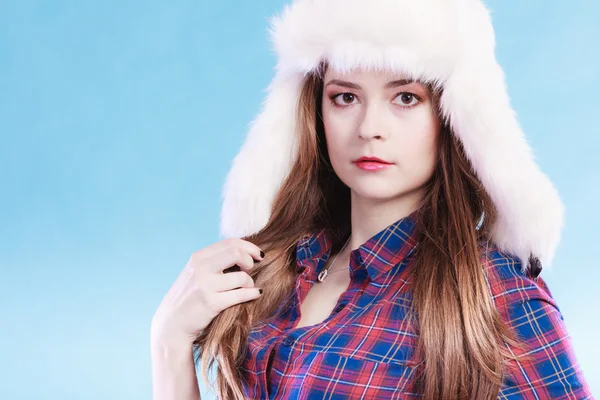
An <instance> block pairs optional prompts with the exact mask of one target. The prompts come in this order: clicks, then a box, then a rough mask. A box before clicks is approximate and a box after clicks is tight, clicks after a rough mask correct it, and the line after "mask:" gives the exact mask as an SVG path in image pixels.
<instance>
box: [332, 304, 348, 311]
mask: <svg viewBox="0 0 600 400" xmlns="http://www.w3.org/2000/svg"><path fill="white" fill-rule="evenodd" d="M345 306H346V303H340V304H338V306H337V307H336V308H335V310H334V311H335V312H336V313H338V312H340V311H342V309H343V308H344V307H345Z"/></svg>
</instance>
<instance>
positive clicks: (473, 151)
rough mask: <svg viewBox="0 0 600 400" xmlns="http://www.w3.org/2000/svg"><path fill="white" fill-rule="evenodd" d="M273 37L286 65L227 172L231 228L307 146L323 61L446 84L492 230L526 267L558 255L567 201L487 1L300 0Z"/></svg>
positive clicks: (254, 227) (227, 227) (239, 231)
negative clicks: (310, 85) (305, 109)
mask: <svg viewBox="0 0 600 400" xmlns="http://www.w3.org/2000/svg"><path fill="white" fill-rule="evenodd" d="M270 34H271V38H272V41H273V44H274V47H275V50H276V52H277V56H278V62H277V72H276V74H275V77H274V79H273V81H272V82H271V84H270V85H269V87H268V90H267V97H266V99H265V102H264V103H263V108H262V111H261V112H260V114H259V115H258V116H257V118H256V119H255V120H254V121H253V122H252V124H251V126H250V130H249V133H248V135H247V138H246V141H245V143H244V145H243V146H242V148H241V150H240V152H239V153H238V154H237V156H236V157H235V158H234V160H233V163H232V168H231V170H230V172H229V174H228V175H227V178H226V181H225V185H224V188H223V200H224V202H223V208H222V211H221V235H222V236H223V237H241V236H245V235H248V234H251V233H254V232H256V231H258V230H260V229H261V228H262V227H264V225H265V224H266V222H267V221H268V219H269V216H270V208H271V204H272V202H273V199H274V196H275V194H276V193H277V191H278V190H279V187H280V185H281V183H282V181H283V180H284V178H285V177H286V176H287V174H288V173H289V170H290V167H291V163H292V162H293V161H294V158H295V155H296V151H297V147H296V146H297V145H296V143H295V142H294V131H295V112H296V109H295V106H296V101H297V99H298V96H299V91H300V83H301V81H302V78H303V77H304V75H305V74H306V73H308V72H310V71H311V70H313V69H314V68H315V67H317V66H318V64H319V63H320V61H321V60H324V59H325V60H327V61H328V63H329V65H330V68H334V69H337V70H340V71H348V70H351V69H353V68H366V69H385V70H390V71H395V72H400V73H403V74H405V75H406V76H408V77H412V78H415V79H420V80H423V81H426V82H431V83H434V84H435V85H438V86H441V87H443V88H444V92H443V96H442V99H441V106H442V110H443V117H444V119H445V121H446V122H447V123H449V124H450V125H451V126H452V128H453V130H454V132H455V134H456V135H457V136H458V138H459V139H460V141H461V142H462V143H463V145H464V148H465V151H466V153H467V156H468V158H469V160H470V161H471V163H472V165H473V167H474V169H475V171H476V172H477V174H478V176H479V178H480V179H481V181H482V183H483V184H484V186H485V187H486V189H487V190H488V192H489V193H490V195H491V197H492V199H493V200H494V203H495V205H496V207H497V208H498V211H499V220H498V222H497V224H496V226H495V227H494V230H493V238H492V239H493V240H494V242H495V243H496V244H497V245H498V247H499V248H500V249H502V250H504V251H507V252H510V253H512V254H514V255H516V256H517V257H518V258H519V259H520V260H521V261H522V266H523V267H522V268H523V271H525V269H526V267H527V265H528V259H529V257H530V256H531V255H533V256H534V257H538V258H539V260H540V261H541V263H542V265H543V266H544V267H548V266H550V265H551V264H552V260H553V257H554V253H555V251H556V247H557V246H558V244H559V241H560V235H561V231H562V227H563V219H564V206H563V204H562V201H561V199H560V197H559V194H558V192H557V191H556V189H555V187H554V185H553V184H552V182H551V181H550V180H549V178H548V177H547V176H546V175H545V174H544V173H543V172H542V171H541V170H540V169H539V167H538V165H537V163H536V162H535V159H534V155H533V153H532V150H531V148H530V146H529V144H528V142H527V140H526V138H525V136H524V134H523V132H522V130H521V128H520V126H519V123H518V121H517V118H516V115H515V112H514V110H513V108H512V106H511V103H510V99H509V96H508V93H507V89H506V84H505V77H504V72H503V70H502V69H501V67H500V65H499V64H498V62H497V60H496V57H495V37H494V30H493V26H492V22H491V18H490V13H489V10H488V9H487V8H486V7H485V5H484V4H483V3H482V2H481V1H480V0H419V1H412V0H370V1H366V0H297V1H295V2H294V3H292V4H291V5H288V6H286V7H285V8H284V10H283V12H282V13H281V14H280V15H277V16H275V17H274V18H273V19H272V20H271V27H270Z"/></svg>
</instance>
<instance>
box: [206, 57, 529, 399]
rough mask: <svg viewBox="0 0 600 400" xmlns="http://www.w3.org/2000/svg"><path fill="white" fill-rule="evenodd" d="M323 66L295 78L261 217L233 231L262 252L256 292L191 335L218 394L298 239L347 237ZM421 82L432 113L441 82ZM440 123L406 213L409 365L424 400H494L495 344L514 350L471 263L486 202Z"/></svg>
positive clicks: (488, 221) (289, 267)
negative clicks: (413, 209) (286, 153)
mask: <svg viewBox="0 0 600 400" xmlns="http://www.w3.org/2000/svg"><path fill="white" fill-rule="evenodd" d="M326 68H327V65H326V64H323V65H322V66H321V67H320V68H318V69H316V70H315V71H314V72H313V73H311V74H308V75H307V76H306V78H305V80H304V82H303V85H302V90H301V94H300V98H299V100H298V112H297V126H298V127H299V128H298V130H297V132H296V134H297V135H298V136H297V139H298V144H299V151H298V155H297V157H296V159H295V161H294V163H293V166H292V168H291V172H290V173H289V175H288V177H287V179H285V181H284V182H283V184H282V186H281V188H280V190H279V192H278V193H277V195H276V197H275V200H274V203H273V206H272V213H271V217H270V219H269V221H268V223H267V224H266V226H265V227H264V228H263V229H262V230H261V231H260V232H257V233H256V234H253V235H251V236H248V237H244V238H243V239H245V240H248V241H251V242H253V243H255V244H256V245H258V246H259V247H261V248H262V249H263V251H265V253H266V257H265V259H264V260H263V261H262V262H261V263H260V264H257V267H256V268H254V270H253V271H252V272H251V273H250V275H251V277H252V278H253V279H254V281H255V284H256V286H257V287H260V288H263V290H264V294H263V295H262V296H261V297H260V298H258V299H256V300H253V301H250V302H246V303H242V304H237V305H234V306H232V307H230V308H228V309H226V310H223V311H222V312H221V313H220V314H219V315H218V316H217V317H216V318H214V319H213V321H212V322H211V323H210V324H209V325H208V326H207V327H206V329H205V330H204V331H203V332H202V333H201V334H200V335H199V336H198V337H197V338H196V340H195V341H194V351H196V350H199V351H198V353H197V354H198V356H197V358H196V362H198V358H201V360H202V363H201V367H202V368H201V373H202V377H203V379H204V381H205V382H206V381H207V374H206V373H207V370H208V368H211V367H212V366H213V364H214V363H215V362H216V364H217V369H216V373H217V375H216V378H217V388H216V390H217V393H218V396H219V397H220V398H222V399H227V400H229V399H236V400H237V399H243V398H244V397H243V389H242V382H243V377H242V376H241V374H240V372H239V368H238V367H239V366H240V365H241V363H242V361H243V360H244V357H245V356H246V353H245V351H246V343H247V340H248V334H249V331H250V329H251V328H252V327H253V326H254V325H255V324H256V323H258V322H262V321H264V320H266V319H268V318H272V317H273V314H274V313H275V311H276V310H277V309H278V308H279V307H280V306H281V305H282V304H283V302H286V301H287V300H288V299H289V294H290V292H291V291H292V290H293V284H294V282H295V277H296V272H295V248H296V244H297V242H298V240H299V238H300V237H301V236H303V235H305V234H307V233H310V232H313V231H315V230H318V229H320V228H323V227H325V228H327V229H328V230H330V232H332V235H331V237H332V238H333V242H332V253H331V254H334V253H335V252H336V251H339V249H340V247H341V246H342V244H343V243H344V242H345V239H346V238H348V237H349V235H350V228H351V227H350V191H349V188H348V187H347V186H345V185H344V184H343V183H342V182H341V181H340V179H339V178H338V177H337V176H336V174H335V172H334V170H333V168H332V167H331V164H330V162H329V156H328V153H327V148H326V147H327V146H326V145H325V132H324V128H323V121H322V119H321V117H320V110H321V96H322V93H323V92H322V91H323V76H324V73H325V71H326ZM426 86H427V87H428V88H429V90H430V94H431V96H432V99H433V100H434V101H433V104H434V105H435V107H436V111H437V112H438V115H441V113H440V112H439V95H440V93H441V92H440V90H441V89H434V87H433V86H432V85H429V84H427V85H426ZM440 121H442V118H440ZM440 126H441V129H440V135H439V140H438V146H439V147H438V150H439V152H438V153H439V159H438V162H437V166H436V168H435V171H434V173H433V175H432V176H431V178H430V180H429V181H428V182H427V184H426V188H427V191H426V195H425V197H424V198H423V201H422V203H421V206H420V207H419V211H418V212H417V213H416V215H417V226H416V229H417V231H418V232H419V238H420V239H419V245H418V248H417V250H416V251H415V256H414V257H415V260H414V265H415V267H414V268H412V270H411V277H412V284H413V289H414V294H413V312H414V313H415V314H414V315H416V316H417V321H418V328H419V339H418V343H417V348H416V351H415V358H414V365H420V366H421V373H420V374H419V375H418V379H417V380H416V382H415V384H416V388H415V390H418V391H419V392H421V393H423V394H424V400H435V399H478V400H486V399H496V398H497V396H498V392H499V390H500V387H501V384H502V382H503V379H504V376H505V375H504V374H505V371H506V367H507V366H508V364H509V363H508V361H510V360H511V359H514V358H515V356H513V355H511V354H510V353H509V352H508V351H507V349H506V347H505V344H504V342H505V343H507V344H510V345H512V346H514V347H517V348H520V347H521V346H520V343H519V342H518V341H517V340H516V339H515V336H514V334H513V332H512V331H510V330H509V328H508V326H507V325H506V324H505V323H504V322H503V321H502V320H501V317H500V315H499V313H498V311H497V310H496V308H495V307H494V303H493V301H492V298H491V294H490V292H489V289H488V287H487V284H486V279H485V276H484V274H485V271H484V268H483V267H482V262H481V252H482V247H481V246H484V245H485V243H487V240H488V239H487V238H488V237H489V232H490V227H491V226H492V225H493V223H494V221H495V219H496V209H495V208H494V205H493V203H492V201H491V199H490V196H489V195H488V193H486V191H485V189H484V187H483V185H482V184H481V182H480V181H479V179H478V178H477V177H476V175H475V173H474V171H473V169H472V167H471V165H470V163H469V161H468V160H467V158H466V157H465V154H464V152H463V149H462V146H461V144H460V142H459V141H458V140H457V139H456V138H455V136H454V135H453V134H452V132H451V130H450V129H449V128H448V126H447V124H445V123H443V122H440ZM423 360H426V362H423Z"/></svg>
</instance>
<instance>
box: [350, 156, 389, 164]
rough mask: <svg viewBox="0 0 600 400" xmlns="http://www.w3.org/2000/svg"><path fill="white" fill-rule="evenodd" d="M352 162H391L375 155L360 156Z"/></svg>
mask: <svg viewBox="0 0 600 400" xmlns="http://www.w3.org/2000/svg"><path fill="white" fill-rule="evenodd" d="M354 162H355V163H363V162H370V163H380V164H393V163H391V162H389V161H385V160H382V159H381V158H377V157H361V158H359V159H357V160H355V161H354Z"/></svg>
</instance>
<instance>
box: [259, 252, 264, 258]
mask: <svg viewBox="0 0 600 400" xmlns="http://www.w3.org/2000/svg"><path fill="white" fill-rule="evenodd" d="M260 257H261V258H265V253H264V252H263V251H262V250H261V251H260Z"/></svg>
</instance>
